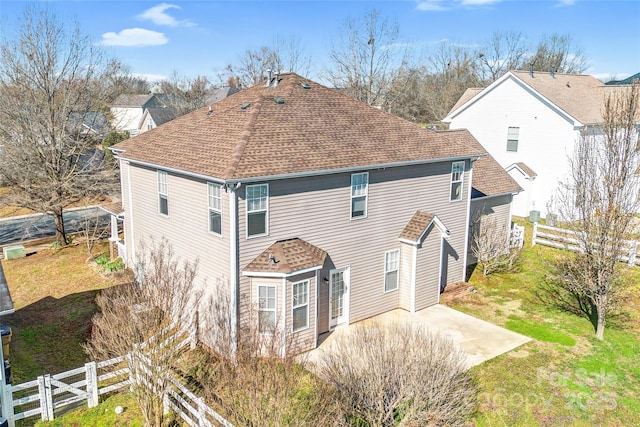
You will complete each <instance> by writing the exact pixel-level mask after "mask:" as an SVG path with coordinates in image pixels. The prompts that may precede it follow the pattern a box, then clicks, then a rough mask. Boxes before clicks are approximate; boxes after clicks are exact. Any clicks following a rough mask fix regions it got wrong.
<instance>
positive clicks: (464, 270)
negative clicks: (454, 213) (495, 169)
mask: <svg viewBox="0 0 640 427" xmlns="http://www.w3.org/2000/svg"><path fill="white" fill-rule="evenodd" d="M468 182H469V185H467V192H468V196H467V221H466V222H465V230H464V251H463V252H464V256H463V258H464V259H463V260H462V281H463V282H464V281H465V280H466V279H467V256H468V254H469V250H468V249H469V225H470V224H469V221H470V219H471V185H472V183H473V160H470V161H469V179H468ZM440 262H442V258H440ZM445 285H446V283H445ZM439 295H440V294H438V300H439V299H440V296H439Z"/></svg>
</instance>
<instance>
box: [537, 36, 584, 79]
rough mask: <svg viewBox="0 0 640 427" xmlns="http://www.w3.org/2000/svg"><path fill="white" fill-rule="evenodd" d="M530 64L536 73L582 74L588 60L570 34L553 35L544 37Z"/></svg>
mask: <svg viewBox="0 0 640 427" xmlns="http://www.w3.org/2000/svg"><path fill="white" fill-rule="evenodd" d="M528 62H529V63H531V64H533V69H534V70H536V71H547V72H548V71H549V70H551V67H554V69H555V71H556V72H558V73H567V74H580V73H582V72H584V70H586V69H587V58H586V57H585V55H584V52H583V51H582V49H581V48H580V47H579V46H577V45H576V44H575V42H574V40H573V38H572V37H571V35H570V34H559V33H553V34H551V35H545V36H543V37H542V38H541V39H540V41H539V42H538V46H537V48H536V51H535V53H533V55H531V57H530V58H529V59H528Z"/></svg>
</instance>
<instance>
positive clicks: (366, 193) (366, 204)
mask: <svg viewBox="0 0 640 427" xmlns="http://www.w3.org/2000/svg"><path fill="white" fill-rule="evenodd" d="M357 175H364V176H366V177H367V185H366V187H365V189H364V215H362V216H355V217H354V216H353V199H354V197H362V196H354V195H353V178H354V177H355V176H357ZM349 196H350V197H349V215H350V217H351V219H352V220H358V219H364V218H366V217H367V216H368V215H369V172H358V173H352V174H351V185H350V186H349Z"/></svg>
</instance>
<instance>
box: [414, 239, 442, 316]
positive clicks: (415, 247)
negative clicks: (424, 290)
mask: <svg viewBox="0 0 640 427" xmlns="http://www.w3.org/2000/svg"><path fill="white" fill-rule="evenodd" d="M412 252H413V254H412V260H411V301H410V307H409V308H410V309H411V312H412V313H415V312H416V277H417V275H418V272H417V271H416V269H417V268H418V243H417V242H416V244H415V245H413V251H412ZM441 256H442V255H441ZM440 265H442V261H440Z"/></svg>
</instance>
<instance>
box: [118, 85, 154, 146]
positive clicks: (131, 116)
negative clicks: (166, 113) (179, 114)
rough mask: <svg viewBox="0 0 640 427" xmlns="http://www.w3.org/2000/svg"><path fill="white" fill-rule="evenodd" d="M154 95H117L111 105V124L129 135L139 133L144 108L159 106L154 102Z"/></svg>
mask: <svg viewBox="0 0 640 427" xmlns="http://www.w3.org/2000/svg"><path fill="white" fill-rule="evenodd" d="M156 96H157V95H156V94H152V93H149V94H145V95H129V94H125V95H120V96H118V98H116V100H115V101H114V103H113V105H112V106H111V115H112V116H113V122H112V126H113V127H114V128H115V129H117V130H119V131H123V132H129V135H131V136H134V135H137V134H138V133H140V129H139V126H140V122H141V120H142V116H143V114H144V111H145V109H147V108H152V107H158V106H159V105H157V104H158V102H155V99H156Z"/></svg>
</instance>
